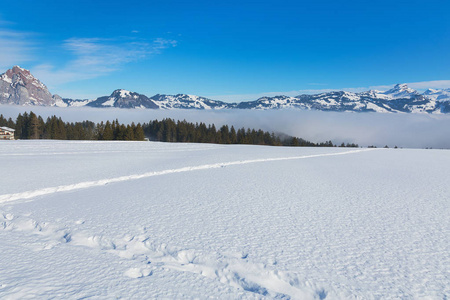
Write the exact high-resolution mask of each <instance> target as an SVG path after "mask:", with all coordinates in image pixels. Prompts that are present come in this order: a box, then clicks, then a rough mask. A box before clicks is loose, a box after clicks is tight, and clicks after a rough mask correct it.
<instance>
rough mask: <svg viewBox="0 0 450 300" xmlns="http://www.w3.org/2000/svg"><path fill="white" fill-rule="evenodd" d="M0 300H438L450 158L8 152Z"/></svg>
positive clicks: (90, 146)
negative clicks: (116, 299) (31, 299)
mask: <svg viewBox="0 0 450 300" xmlns="http://www.w3.org/2000/svg"><path fill="white" fill-rule="evenodd" d="M0 157H1V158H2V167H1V168H0V176H1V178H2V184H1V185H0V240H1V241H2V242H1V243H0V298H1V299H23V298H40V299H48V298H64V299H80V298H101V299H105V298H107V299H111V298H126V299H143V298H145V299H148V298H172V299H194V298H197V299H205V298H220V299H273V298H277V299H392V298H398V299H409V298H412V299H419V298H426V299H445V298H448V297H449V296H450V288H449V286H450V285H449V282H450V274H449V270H450V241H449V236H450V220H449V218H448V216H449V215H450V205H449V204H450V200H449V197H448V195H450V187H449V185H448V183H447V178H448V168H449V166H450V152H449V151H446V150H411V149H409V150H406V149H375V150H368V149H345V148H291V147H263V146H243V145H211V144H172V143H156V142H86V141H82V142H81V141H80V142H69V141H5V142H1V143H0Z"/></svg>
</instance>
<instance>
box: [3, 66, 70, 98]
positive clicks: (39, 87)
mask: <svg viewBox="0 0 450 300" xmlns="http://www.w3.org/2000/svg"><path fill="white" fill-rule="evenodd" d="M59 99H61V97H59V96H57V95H55V96H52V94H51V93H50V92H49V91H48V89H47V87H46V86H45V84H43V83H42V82H40V81H39V80H38V79H36V78H35V77H34V76H33V75H31V73H30V71H28V70H25V69H23V68H21V67H19V66H14V67H13V68H12V69H9V70H8V71H6V72H5V73H3V74H1V75H0V103H1V104H17V105H42V106H52V105H55V103H56V101H58V100H59Z"/></svg>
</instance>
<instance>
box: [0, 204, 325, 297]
mask: <svg viewBox="0 0 450 300" xmlns="http://www.w3.org/2000/svg"><path fill="white" fill-rule="evenodd" d="M83 223H84V221H83V220H79V221H76V222H75V224H74V226H73V227H74V228H70V227H69V226H58V225H55V224H50V223H47V222H37V221H35V220H33V219H32V218H31V217H30V216H29V215H22V216H15V215H13V214H11V213H6V212H0V230H5V231H11V232H14V231H19V232H26V233H27V234H32V235H37V236H38V237H39V238H38V241H39V242H38V243H37V244H36V245H33V247H35V250H45V249H52V248H54V247H58V246H59V245H61V244H68V245H71V246H77V247H89V248H91V249H96V250H98V251H106V252H108V253H111V254H114V255H117V256H119V257H121V258H123V259H130V260H135V261H138V262H139V264H142V266H141V267H138V268H130V269H128V270H127V271H125V272H124V276H127V277H130V278H135V279H137V278H142V277H147V276H151V275H152V274H153V272H154V271H155V270H157V269H160V268H162V269H165V268H168V269H172V270H177V271H181V272H191V273H195V274H200V275H203V276H206V277H209V278H213V279H216V280H218V281H220V282H221V283H224V284H228V285H230V286H233V287H235V288H238V289H243V290H245V291H249V292H253V293H257V294H260V295H262V296H268V297H270V298H278V299H325V298H326V297H327V295H328V293H327V291H325V290H324V289H323V288H321V287H318V286H316V285H314V284H313V283H311V282H309V281H307V280H305V279H304V278H302V277H301V276H299V275H298V274H296V273H294V272H287V271H280V270H277V269H276V268H275V266H274V265H273V264H272V265H270V264H264V263H255V262H252V261H251V260H250V259H249V256H250V255H249V254H248V253H244V252H240V253H227V254H223V253H218V252H214V253H204V252H203V251H201V250H197V249H184V248H181V247H176V246H170V245H166V244H155V243H154V242H152V240H151V239H150V238H149V237H148V236H146V235H145V234H140V235H125V236H122V237H120V238H110V237H106V236H102V235H95V234H91V233H88V232H86V231H84V230H83V229H82V228H81V227H82V225H83Z"/></svg>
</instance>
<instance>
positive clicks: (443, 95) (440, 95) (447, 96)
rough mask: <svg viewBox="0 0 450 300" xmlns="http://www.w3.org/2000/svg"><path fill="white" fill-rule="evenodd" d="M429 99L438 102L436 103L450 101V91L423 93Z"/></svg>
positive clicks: (430, 90)
mask: <svg viewBox="0 0 450 300" xmlns="http://www.w3.org/2000/svg"><path fill="white" fill-rule="evenodd" d="M423 95H424V96H426V97H427V98H430V99H433V100H436V101H450V89H445V90H435V89H428V90H426V91H425V92H424V93H423Z"/></svg>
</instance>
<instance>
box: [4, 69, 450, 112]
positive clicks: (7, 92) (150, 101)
mask: <svg viewBox="0 0 450 300" xmlns="http://www.w3.org/2000/svg"><path fill="white" fill-rule="evenodd" d="M0 104H15V105H39V106H57V107H75V106H78V107H79V106H88V107H97V108H105V107H116V108H129V109H136V108H140V109H284V108H295V109H303V110H322V111H340V112H341V111H352V112H381V113H392V112H403V113H450V89H443V90H437V89H428V90H426V91H425V92H424V93H422V94H421V93H419V92H418V91H416V90H414V89H411V88H409V87H408V86H407V85H406V84H397V85H396V86H395V87H393V88H392V89H390V90H388V91H385V92H381V91H376V90H370V91H366V92H360V93H352V92H345V91H332V92H326V93H320V94H315V95H299V96H295V97H290V96H283V95H280V96H275V97H261V98H259V99H257V100H255V101H243V102H239V103H227V102H223V101H218V100H212V99H208V98H205V97H200V96H194V95H186V94H177V95H161V94H158V95H155V96H152V97H148V96H146V95H143V94H139V93H136V92H131V91H127V90H124V89H117V90H115V91H114V92H113V93H112V94H111V95H110V96H102V97H99V98H97V99H93V100H88V99H85V100H78V99H76V100H74V99H69V98H61V97H60V96H58V95H52V94H51V93H50V92H49V91H48V89H47V87H46V86H45V85H44V84H43V83H41V82H40V81H39V80H38V79H36V78H35V77H34V76H33V75H31V73H30V71H28V70H25V69H23V68H20V67H18V66H14V67H13V68H12V69H10V70H8V71H6V72H5V73H3V74H1V75H0Z"/></svg>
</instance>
